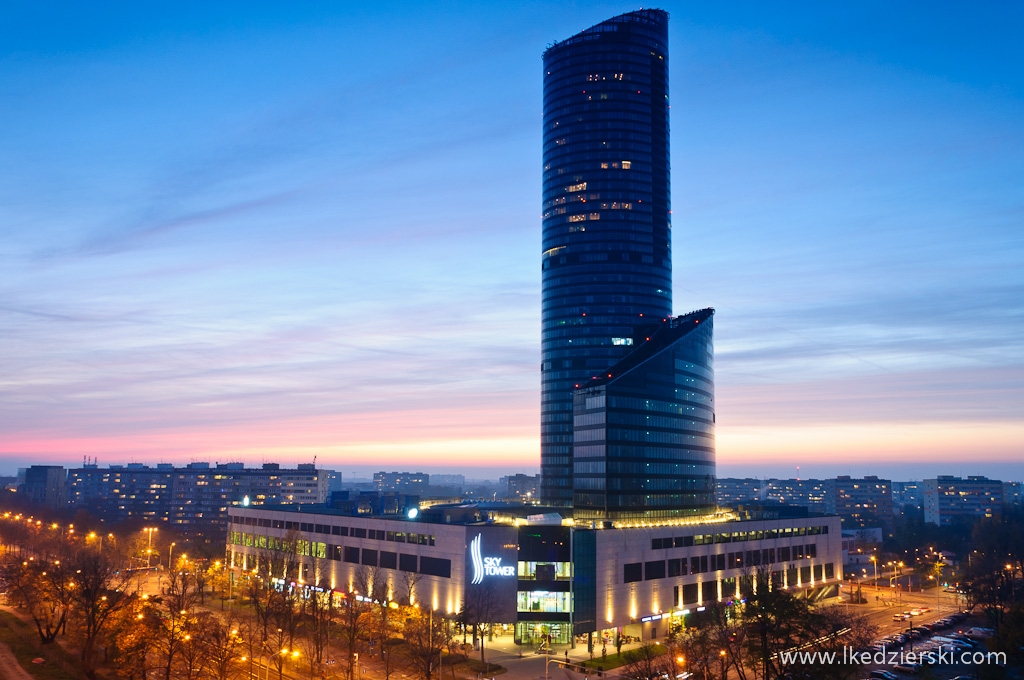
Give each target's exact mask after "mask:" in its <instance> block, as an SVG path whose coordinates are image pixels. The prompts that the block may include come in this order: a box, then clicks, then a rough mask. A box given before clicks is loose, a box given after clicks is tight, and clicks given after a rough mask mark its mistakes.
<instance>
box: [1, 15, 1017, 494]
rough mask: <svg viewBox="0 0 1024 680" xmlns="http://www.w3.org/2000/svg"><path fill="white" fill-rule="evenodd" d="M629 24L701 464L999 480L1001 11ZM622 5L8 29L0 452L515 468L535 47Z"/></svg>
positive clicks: (536, 378)
mask: <svg viewBox="0 0 1024 680" xmlns="http://www.w3.org/2000/svg"><path fill="white" fill-rule="evenodd" d="M661 6H662V7H664V8H665V9H666V10H668V11H669V13H670V14H671V17H672V21H671V29H670V54H671V55H672V69H671V70H670V74H669V77H670V87H669V91H670V93H671V97H672V104H673V106H674V108H673V111H672V120H673V122H674V124H675V126H674V128H673V130H672V138H673V143H672V180H673V181H672V188H673V194H674V205H673V210H674V214H673V230H674V232H675V234H674V237H675V238H674V241H675V246H676V247H675V266H674V276H673V279H674V285H673V292H674V298H675V308H676V312H677V313H678V312H684V311H687V310H689V309H696V308H698V307H703V306H709V305H710V306H713V307H715V308H716V310H717V314H716V317H717V318H716V324H715V325H716V336H717V337H716V355H717V356H716V359H717V360H716V382H717V397H718V405H717V408H716V411H717V416H718V428H717V437H718V446H717V448H718V462H719V474H720V476H726V477H728V476H746V475H748V474H749V475H750V476H763V475H773V476H780V477H796V476H803V477H815V476H817V477H824V476H829V475H827V474H826V473H825V472H823V470H825V469H826V467H825V466H827V465H831V466H832V467H833V469H832V474H843V473H847V472H850V471H852V472H853V473H854V474H865V473H867V474H871V473H877V474H879V475H880V476H887V477H890V478H893V479H900V478H917V479H920V478H922V477H927V476H929V475H933V474H935V473H936V472H938V473H948V474H987V475H989V476H994V477H999V478H1020V477H1022V476H1024V464H1022V463H1021V462H1020V460H1021V458H1022V456H1021V455H1020V454H1021V450H1020V442H1022V441H1024V424H1022V423H1021V418H1020V414H1021V413H1022V412H1024V389H1022V384H1024V365H1022V361H1021V358H1022V357H1024V352H1022V351H1021V350H1024V340H1022V339H1021V338H1022V337H1024V335H1022V334H1021V333H1020V331H1021V330H1022V323H1021V318H1022V314H1021V312H1022V300H1024V295H1021V293H1022V292H1024V274H1022V272H1021V270H1020V267H1019V262H1020V261H1021V259H1022V257H1021V256H1022V254H1024V236H1022V232H1021V230H1020V227H1019V219H1020V215H1021V212H1022V211H1021V207H1022V206H1021V199H1020V195H1019V194H1020V191H1019V187H1018V184H1019V177H1020V176H1022V174H1024V173H1022V172H1021V171H1022V170H1024V167H1022V166H1024V160H1022V159H1024V154H1022V153H1021V151H1022V149H1021V147H1022V146H1024V124H1022V121H1021V117H1020V114H1019V111H1020V103H1021V98H1022V93H1024V87H1022V82H1021V78H1022V76H1021V69H1020V68H1019V67H1020V61H1021V57H1020V56H1019V55H1018V54H1017V53H1016V51H1015V48H1014V41H1013V40H1012V35H1013V32H1012V27H1013V26H1014V25H1017V24H1019V22H1016V21H1014V20H1012V19H1013V18H1012V17H1010V16H1009V15H1010V13H1013V12H1015V13H1018V14H1019V13H1020V11H1021V10H1020V9H1019V8H1012V7H1008V6H1007V7H1000V8H993V7H988V8H970V10H969V11H968V9H967V8H963V7H959V6H956V5H948V6H946V8H945V9H934V7H933V9H932V11H930V12H928V13H923V12H920V13H919V12H915V11H913V9H912V8H903V9H895V10H894V9H892V8H889V7H885V6H883V5H866V6H858V7H857V8H843V9H831V8H823V7H818V6H815V5H806V6H803V9H802V10H798V9H791V10H790V13H789V14H785V15H776V14H775V13H774V12H773V11H772V10H771V8H762V7H758V6H756V5H752V4H751V5H733V6H730V7H728V8H712V7H691V6H687V5H682V4H679V3H664V4H663V5H661ZM245 7H249V6H245ZM632 9H636V8H635V7H629V6H623V5H621V4H613V3H596V4H593V5H588V6H587V7H586V8H582V7H577V6H563V7H551V6H545V5H542V4H539V3H538V4H526V5H521V6H516V7H504V8H494V9H484V8H480V7H479V6H478V5H470V4H466V5H444V6H440V5H435V6H431V5H427V6H414V5H392V6H389V8H370V7H364V8H359V9H349V8H345V10H344V11H343V10H341V9H335V10H333V11H334V12H335V13H334V14H331V13H330V10H299V9H294V8H288V9H287V10H284V9H280V8H273V9H272V8H269V7H255V8H251V9H249V10H247V11H245V12H243V11H242V6H237V7H236V6H231V5H224V6H218V7H217V8H200V7H199V6H194V5H188V4H186V5H183V6H182V7H181V8H180V12H178V13H177V14H175V15H174V16H171V15H166V16H165V15H161V14H157V13H147V12H146V10H138V9H136V10H133V11H128V12H121V13H119V12H117V11H115V10H109V11H108V13H107V14H104V13H103V12H102V11H100V12H99V13H94V12H93V11H92V10H90V11H89V12H88V13H86V12H85V10H83V9H78V8H74V7H68V8H67V9H66V15H65V17H64V20H63V21H60V22H58V25H57V26H53V25H52V24H51V23H50V22H47V21H45V20H44V19H43V17H42V15H41V14H36V13H37V12H41V11H42V10H41V9H34V8H25V9H22V10H19V11H20V12H22V13H21V14H20V15H19V14H17V13H14V14H13V16H12V20H11V21H10V22H8V23H7V25H6V26H5V27H3V28H0V32H2V33H0V35H3V38H4V39H3V41H2V44H3V45H4V46H5V47H4V48H3V52H2V57H0V87H2V88H3V89H4V91H5V93H6V94H7V98H8V100H9V101H14V102H17V105H16V106H11V107H8V109H6V110H5V111H4V112H2V113H0V121H2V122H3V124H4V127H5V129H6V130H7V132H8V135H6V136H5V139H3V140H2V141H0V149H2V151H0V198H2V200H0V206H2V207H0V224H3V225H4V235H5V236H6V238H5V239H4V240H3V247H2V250H0V258H2V261H3V262H4V267H3V272H4V273H3V274H0V290H2V291H3V297H2V298H0V318H2V319H4V328H5V330H6V331H7V332H6V333H3V334H2V335H0V343H2V344H0V351H2V353H3V356H4V375H5V378H4V381H3V386H2V388H0V407H2V408H0V411H2V415H0V443H2V444H0V462H2V463H4V465H5V466H7V467H9V468H12V469H13V468H14V467H17V466H23V465H25V464H28V463H29V462H36V463H51V462H52V463H58V464H60V463H63V464H68V465H76V464H78V463H79V462H80V461H81V459H82V457H83V456H94V457H97V458H98V459H99V462H100V464H101V465H105V464H107V463H121V462H130V461H133V460H134V461H137V462H150V463H156V462H160V461H165V462H176V463H183V462H188V461H189V460H210V461H211V462H212V461H220V462H227V461H228V460H242V461H246V462H250V463H259V462H261V461H279V462H282V463H286V462H308V461H310V460H311V459H312V458H313V456H317V460H318V463H320V464H321V465H323V466H324V467H328V468H334V469H338V470H342V471H345V470H349V469H360V468H366V469H384V468H387V469H393V468H396V467H397V468H399V469H416V470H419V469H423V470H424V471H427V472H429V471H430V470H432V469H440V467H441V464H442V463H447V467H449V468H452V469H454V468H458V469H459V470H460V471H461V470H463V469H471V470H479V469H482V468H485V467H486V466H481V465H479V461H480V459H481V458H484V457H486V458H487V459H488V460H489V461H490V462H492V464H493V466H494V467H493V469H494V470H495V474H494V476H497V475H498V474H503V473H504V472H505V471H516V470H528V471H531V472H532V471H536V470H537V469H538V468H539V448H540V447H539V428H538V426H537V424H538V421H539V395H540V375H539V371H538V364H539V362H540V357H539V353H538V352H537V346H538V344H539V339H540V276H539V271H538V268H537V266H536V263H537V253H538V252H539V251H540V243H541V234H540V223H541V220H540V211H539V210H538V207H539V202H538V200H537V199H538V197H539V196H540V183H541V160H540V154H539V152H538V149H539V148H540V125H539V121H540V111H541V88H540V84H539V83H540V79H541V74H542V69H541V62H540V55H541V54H542V52H543V50H544V47H545V46H546V45H548V44H550V43H551V42H552V41H555V40H561V39H564V38H566V37H567V36H569V35H572V34H574V33H576V32H578V30H579V28H580V27H581V26H589V25H592V24H595V23H598V22H600V21H602V20H604V19H606V18H607V17H608V16H612V15H615V14H619V13H622V12H625V11H630V10H632ZM76 12H82V14H81V15H77V14H75V13H76ZM719 12H722V13H719ZM726 12H727V13H726ZM986 12H987V13H988V14H985V13H986ZM883 15H884V17H885V19H886V21H882V22H879V21H875V19H876V18H877V17H878V16H883ZM1018 18H1019V17H1018ZM495 26H500V27H501V30H499V31H496V30H495V28H494V27H495ZM382 45H383V47H384V48H386V49H382ZM467 54H472V55H473V58H472V59H466V58H465V55H467ZM681 243H686V244H687V246H688V248H687V249H686V250H683V249H680V244H681ZM364 460H377V461H382V462H380V463H374V464H372V465H367V464H365V463H364V462H363V461H364ZM424 460H430V461H438V464H437V465H434V466H431V465H425V464H424V463H423V461H424ZM449 461H450V462H449ZM899 465H903V466H905V468H906V470H907V471H920V472H918V473H917V474H916V475H914V476H913V477H911V476H909V475H907V474H902V475H897V474H894V473H893V472H891V470H894V469H897V468H894V467H893V466H899ZM796 466H800V469H801V471H802V472H804V474H797V473H795V469H796ZM787 471H790V472H788V473H787ZM1000 471H1002V472H1000Z"/></svg>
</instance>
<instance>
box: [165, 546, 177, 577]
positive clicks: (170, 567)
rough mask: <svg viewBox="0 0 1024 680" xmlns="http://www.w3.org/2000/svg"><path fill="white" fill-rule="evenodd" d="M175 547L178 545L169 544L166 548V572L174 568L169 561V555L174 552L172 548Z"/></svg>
mask: <svg viewBox="0 0 1024 680" xmlns="http://www.w3.org/2000/svg"><path fill="white" fill-rule="evenodd" d="M176 545H178V544H177V543H171V544H170V545H169V546H167V569H168V570H170V569H173V568H174V562H172V561H171V553H173V552H174V546H176Z"/></svg>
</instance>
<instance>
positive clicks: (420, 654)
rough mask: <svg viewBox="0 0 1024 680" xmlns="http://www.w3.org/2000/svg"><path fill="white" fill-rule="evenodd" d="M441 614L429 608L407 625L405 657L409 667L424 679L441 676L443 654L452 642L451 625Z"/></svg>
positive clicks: (428, 679)
mask: <svg viewBox="0 0 1024 680" xmlns="http://www.w3.org/2000/svg"><path fill="white" fill-rule="evenodd" d="M448 624H449V622H448V621H446V620H445V619H444V618H443V617H442V616H441V615H440V614H436V613H435V612H433V611H432V610H427V613H426V614H420V615H418V616H416V617H414V618H411V619H410V620H409V621H408V622H407V623H406V626H405V657H406V660H407V661H408V662H409V668H410V670H412V671H413V672H414V673H416V674H417V675H419V677H421V678H423V680H432V678H433V677H434V675H435V673H436V674H437V677H438V678H440V675H441V674H440V671H441V668H440V663H441V654H442V652H444V651H445V650H447V649H448V648H449V646H450V643H451V642H452V636H451V626H450V625H448Z"/></svg>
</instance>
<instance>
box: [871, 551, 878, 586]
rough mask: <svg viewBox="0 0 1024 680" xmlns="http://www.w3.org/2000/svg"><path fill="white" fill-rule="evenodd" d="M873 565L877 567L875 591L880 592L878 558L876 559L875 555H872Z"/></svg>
mask: <svg viewBox="0 0 1024 680" xmlns="http://www.w3.org/2000/svg"><path fill="white" fill-rule="evenodd" d="M871 566H873V567H874V568H875V592H876V593H877V592H878V560H876V559H875V556H874V555H872V556H871Z"/></svg>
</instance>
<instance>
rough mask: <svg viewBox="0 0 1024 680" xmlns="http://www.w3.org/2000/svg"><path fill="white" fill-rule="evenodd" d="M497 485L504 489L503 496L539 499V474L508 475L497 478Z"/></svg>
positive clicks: (531, 499)
mask: <svg viewBox="0 0 1024 680" xmlns="http://www.w3.org/2000/svg"><path fill="white" fill-rule="evenodd" d="M498 486H500V487H502V488H504V489H505V490H506V491H505V496H504V497H505V498H514V499H519V500H529V501H536V500H539V499H540V475H524V474H515V475H509V476H508V477H502V478H501V479H499V480H498Z"/></svg>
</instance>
